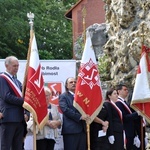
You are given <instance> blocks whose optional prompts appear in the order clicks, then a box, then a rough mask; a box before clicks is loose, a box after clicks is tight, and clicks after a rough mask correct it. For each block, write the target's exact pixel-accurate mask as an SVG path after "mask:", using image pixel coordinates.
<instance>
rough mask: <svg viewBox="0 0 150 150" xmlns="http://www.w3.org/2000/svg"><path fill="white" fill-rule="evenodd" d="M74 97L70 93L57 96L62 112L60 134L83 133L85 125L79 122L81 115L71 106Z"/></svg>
mask: <svg viewBox="0 0 150 150" xmlns="http://www.w3.org/2000/svg"><path fill="white" fill-rule="evenodd" d="M73 100H74V97H73V95H72V94H71V93H70V92H65V93H63V94H61V95H60V96H59V106H60V109H61V110H62V112H63V125H62V134H74V133H80V132H83V131H85V128H86V124H85V122H84V121H82V120H80V118H81V114H80V113H79V111H78V110H77V109H76V108H75V107H74V106H73Z"/></svg>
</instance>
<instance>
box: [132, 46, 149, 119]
mask: <svg viewBox="0 0 150 150" xmlns="http://www.w3.org/2000/svg"><path fill="white" fill-rule="evenodd" d="M149 54H150V48H147V47H146V46H142V54H141V59H140V63H139V67H138V71H137V75H136V80H135V85H134V90H133V95H132V101H131V107H132V108H133V109H134V110H136V111H139V112H140V113H141V115H142V116H143V117H145V118H146V119H147V121H149V122H150V56H149Z"/></svg>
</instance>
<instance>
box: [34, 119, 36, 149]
mask: <svg viewBox="0 0 150 150" xmlns="http://www.w3.org/2000/svg"><path fill="white" fill-rule="evenodd" d="M33 150H36V123H35V121H34V118H33Z"/></svg>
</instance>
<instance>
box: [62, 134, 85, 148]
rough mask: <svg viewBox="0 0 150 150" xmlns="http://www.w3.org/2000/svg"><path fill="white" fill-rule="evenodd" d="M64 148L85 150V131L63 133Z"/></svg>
mask: <svg viewBox="0 0 150 150" xmlns="http://www.w3.org/2000/svg"><path fill="white" fill-rule="evenodd" d="M63 141H64V150H87V139H86V133H84V132H81V133H75V134H64V135H63Z"/></svg>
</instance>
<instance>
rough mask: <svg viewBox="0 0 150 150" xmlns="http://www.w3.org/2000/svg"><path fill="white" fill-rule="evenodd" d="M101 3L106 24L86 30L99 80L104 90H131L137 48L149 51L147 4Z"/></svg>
mask: <svg viewBox="0 0 150 150" xmlns="http://www.w3.org/2000/svg"><path fill="white" fill-rule="evenodd" d="M103 1H104V2H105V11H106V15H105V19H106V22H105V23H103V24H94V25H92V26H90V27H88V28H87V30H89V31H90V33H91V37H92V43H93V46H94V50H95V53H96V56H97V59H98V60H99V69H100V75H101V80H102V81H105V84H106V83H107V85H108V86H115V85H116V84H118V83H125V84H127V85H128V86H129V87H131V88H132V87H133V86H134V82H135V76H136V70H137V67H138V64H139V60H140V54H141V46H142V44H144V45H146V46H147V47H150V0H103ZM77 43H78V42H77ZM76 45H78V44H75V49H76V56H77V58H78V59H80V58H81V55H78V52H77V51H78V50H79V49H80V48H79V47H77V46H76Z"/></svg>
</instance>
